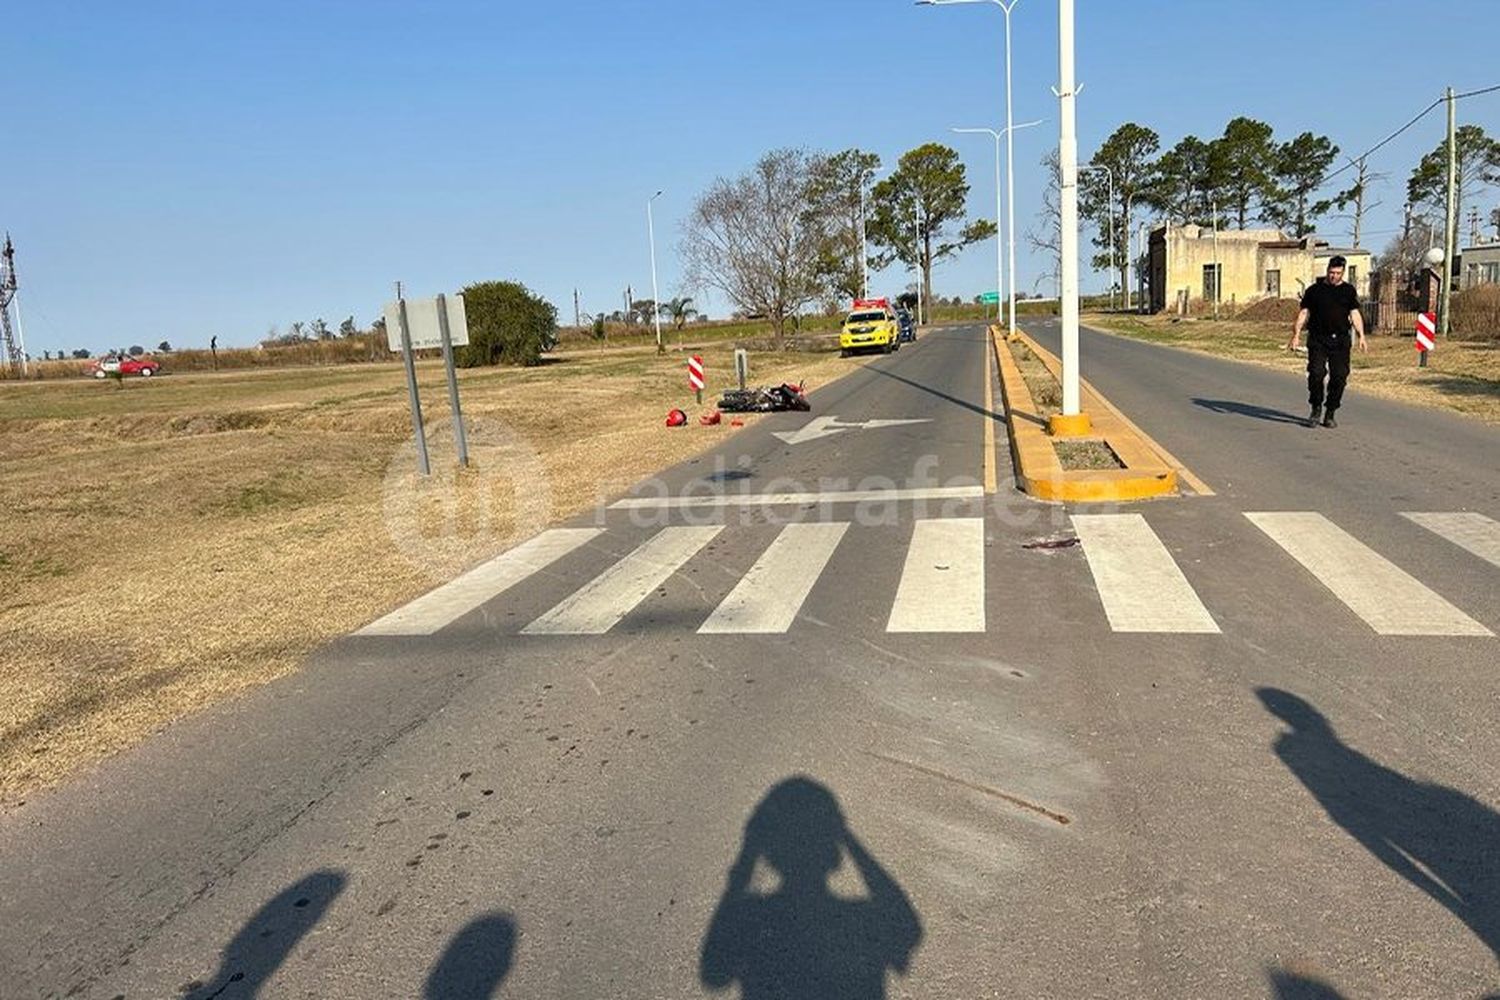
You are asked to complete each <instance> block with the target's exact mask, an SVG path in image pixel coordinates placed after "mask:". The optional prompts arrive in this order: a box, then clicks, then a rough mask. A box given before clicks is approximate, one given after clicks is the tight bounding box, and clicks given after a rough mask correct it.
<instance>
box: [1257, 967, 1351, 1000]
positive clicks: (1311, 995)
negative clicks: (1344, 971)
mask: <svg viewBox="0 0 1500 1000" xmlns="http://www.w3.org/2000/svg"><path fill="white" fill-rule="evenodd" d="M1271 988H1272V989H1274V990H1275V991H1276V1000H1344V995H1343V994H1342V993H1340V992H1339V991H1338V990H1336V989H1334V988H1333V987H1332V986H1329V985H1328V984H1327V983H1322V982H1319V981H1318V980H1316V979H1309V978H1307V977H1306V976H1299V975H1297V974H1296V973H1292V972H1286V971H1283V970H1281V969H1277V970H1276V971H1274V972H1272V973H1271Z"/></svg>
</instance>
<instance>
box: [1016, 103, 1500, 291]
mask: <svg viewBox="0 0 1500 1000" xmlns="http://www.w3.org/2000/svg"><path fill="white" fill-rule="evenodd" d="M1455 138H1456V143H1455V145H1456V148H1457V161H1458V183H1457V189H1458V190H1457V193H1458V217H1459V218H1463V209H1464V206H1465V205H1466V204H1468V202H1469V199H1471V198H1472V197H1474V196H1477V195H1478V193H1479V192H1480V190H1482V189H1483V188H1484V187H1486V186H1489V185H1493V184H1497V183H1500V141H1496V140H1495V139H1493V138H1491V137H1490V136H1489V135H1488V134H1487V133H1486V132H1485V131H1484V129H1483V128H1481V127H1480V126H1477V125H1465V126H1463V127H1461V128H1459V129H1458V130H1457V134H1456V137H1455ZM1340 152H1341V151H1340V149H1339V147H1338V146H1337V145H1336V144H1335V143H1334V142H1333V140H1332V139H1330V138H1329V137H1328V136H1326V135H1318V134H1316V133H1314V132H1311V131H1303V132H1301V133H1298V134H1297V135H1295V136H1292V137H1290V138H1288V139H1285V140H1280V139H1278V138H1277V136H1276V135H1275V132H1274V130H1273V129H1272V127H1271V126H1270V125H1268V124H1267V123H1265V122H1263V121H1259V120H1257V119H1254V118H1249V117H1245V116H1240V117H1236V118H1234V119H1231V120H1230V121H1229V123H1228V124H1226V125H1225V127H1224V131H1223V133H1222V134H1221V135H1219V136H1218V137H1216V138H1213V139H1208V140H1204V139H1201V138H1199V137H1198V136H1195V135H1186V136H1183V137H1182V138H1181V139H1180V140H1178V142H1177V143H1176V144H1175V145H1174V146H1172V147H1171V148H1170V149H1166V150H1163V149H1162V148H1161V137H1160V136H1159V135H1158V134H1157V132H1156V131H1155V130H1153V129H1151V128H1149V127H1147V126H1145V125H1141V124H1138V123H1136V122H1127V123H1125V124H1123V125H1121V126H1120V127H1119V128H1117V129H1115V131H1114V132H1113V133H1111V134H1110V135H1109V137H1108V138H1106V139H1105V140H1104V141H1103V142H1102V143H1100V145H1099V148H1098V149H1097V150H1095V152H1094V155H1093V156H1092V157H1090V158H1089V160H1088V162H1087V163H1086V164H1083V165H1082V171H1081V173H1080V176H1079V180H1078V183H1079V214H1080V216H1081V217H1083V218H1085V219H1087V220H1088V221H1089V222H1090V223H1092V225H1093V227H1094V229H1095V232H1096V235H1095V236H1094V239H1093V243H1094V246H1095V248H1096V249H1098V251H1099V252H1098V253H1097V254H1095V256H1094V257H1093V261H1092V263H1093V266H1094V267H1095V268H1099V269H1105V268H1108V267H1109V266H1110V264H1111V260H1113V263H1114V265H1115V267H1116V268H1117V269H1118V281H1119V282H1120V285H1121V287H1123V286H1124V284H1125V282H1126V279H1127V276H1128V270H1127V268H1128V261H1129V259H1130V239H1131V235H1132V233H1133V231H1134V229H1135V212H1136V209H1137V208H1138V207H1145V208H1147V209H1149V210H1150V211H1151V212H1152V213H1154V217H1155V218H1157V219H1160V220H1165V221H1168V222H1172V223H1177V224H1182V225H1186V224H1194V223H1196V224H1199V225H1210V224H1213V223H1214V222H1215V221H1216V219H1218V220H1225V221H1232V222H1233V223H1234V224H1235V226H1236V227H1237V228H1239V229H1245V228H1247V227H1248V226H1250V225H1252V224H1263V225H1266V226H1270V227H1273V228H1276V229H1279V230H1281V231H1282V232H1283V233H1285V234H1286V235H1287V236H1288V237H1291V238H1301V237H1303V236H1306V235H1308V234H1310V233H1311V232H1312V231H1313V229H1314V227H1315V225H1316V224H1317V223H1318V221H1319V220H1320V219H1323V218H1326V217H1329V216H1330V215H1333V214H1334V213H1335V210H1337V213H1341V215H1340V217H1341V218H1343V219H1344V220H1346V221H1347V222H1348V223H1349V224H1350V231H1351V235H1352V243H1353V246H1354V247H1355V248H1356V249H1358V248H1359V247H1360V244H1361V241H1362V239H1363V235H1364V221H1365V215H1366V213H1367V212H1368V211H1369V210H1370V209H1371V208H1374V207H1375V205H1376V204H1378V203H1374V202H1372V201H1371V200H1370V196H1371V191H1372V187H1373V186H1374V185H1376V184H1377V183H1379V182H1380V181H1382V180H1384V179H1385V175H1384V174H1380V173H1376V172H1374V171H1373V170H1372V169H1371V166H1370V164H1369V162H1368V157H1365V156H1361V157H1345V162H1344V163H1343V165H1341V166H1337V167H1336V166H1335V164H1336V163H1338V161H1339V157H1340ZM1447 155H1448V154H1447V141H1446V139H1445V140H1442V141H1440V142H1439V143H1438V145H1437V147H1436V148H1435V149H1433V150H1432V151H1431V152H1429V153H1427V154H1426V155H1425V156H1423V157H1422V159H1421V161H1420V162H1419V163H1418V164H1417V165H1416V166H1415V167H1414V168H1413V169H1412V172H1411V174H1410V175H1409V177H1408V178H1407V182H1406V205H1407V211H1406V220H1405V224H1404V226H1403V236H1401V237H1397V238H1396V239H1395V240H1393V241H1392V242H1391V245H1390V246H1388V247H1387V249H1386V251H1385V252H1384V253H1383V254H1382V255H1381V256H1382V258H1383V259H1385V260H1387V262H1388V263H1391V264H1394V265H1398V266H1399V265H1408V266H1410V265H1413V264H1415V262H1416V259H1417V258H1419V257H1420V255H1421V252H1422V251H1423V250H1425V249H1426V247H1427V245H1429V244H1428V243H1426V242H1425V231H1426V228H1427V226H1428V225H1429V224H1430V223H1432V222H1434V221H1435V220H1441V219H1442V217H1443V215H1444V213H1445V212H1446V202H1445V199H1446V181H1447ZM1042 163H1043V165H1044V166H1045V167H1046V168H1048V170H1049V173H1050V176H1051V177H1052V187H1053V188H1054V189H1055V187H1056V186H1057V177H1058V163H1057V153H1056V151H1055V150H1054V151H1053V152H1051V153H1049V154H1048V155H1047V156H1046V157H1044V158H1043V160H1042ZM1089 167H1103V168H1108V172H1107V173H1106V171H1104V170H1089V169H1087V168H1089ZM1111 178H1112V180H1113V184H1112V185H1111V183H1110V180H1111ZM1111 187H1112V188H1113V201H1111V200H1110V193H1111ZM1493 221H1494V222H1495V224H1496V226H1497V227H1500V210H1497V212H1496V213H1495V215H1494V217H1493ZM1057 224H1058V216H1057V205H1056V199H1055V195H1053V196H1052V197H1050V198H1044V204H1043V208H1042V212H1041V215H1040V227H1039V228H1038V229H1036V230H1033V231H1032V232H1031V233H1029V234H1028V236H1029V238H1030V242H1031V244H1032V246H1033V247H1034V248H1036V249H1039V250H1045V251H1050V252H1051V253H1052V254H1053V256H1054V258H1055V256H1056V254H1057V253H1058V252H1059V245H1058V240H1057ZM1438 228H1439V229H1440V228H1441V225H1440V224H1439V226H1438ZM1414 230H1415V234H1414ZM1414 237H1421V238H1423V240H1424V241H1423V242H1422V244H1421V248H1420V249H1417V250H1415V253H1413V249H1414V248H1413V247H1412V246H1408V245H1406V244H1410V243H1412V242H1413V240H1414Z"/></svg>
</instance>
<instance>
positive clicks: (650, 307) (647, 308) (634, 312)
mask: <svg viewBox="0 0 1500 1000" xmlns="http://www.w3.org/2000/svg"><path fill="white" fill-rule="evenodd" d="M655 315H656V300H655V299H636V300H635V301H634V302H632V303H630V315H629V317H628V318H627V320H626V321H627V322H629V323H632V324H634V323H649V322H651V317H653V316H655Z"/></svg>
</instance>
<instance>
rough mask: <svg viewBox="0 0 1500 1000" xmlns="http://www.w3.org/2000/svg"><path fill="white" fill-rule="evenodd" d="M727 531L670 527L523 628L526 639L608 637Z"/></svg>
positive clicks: (711, 527)
mask: <svg viewBox="0 0 1500 1000" xmlns="http://www.w3.org/2000/svg"><path fill="white" fill-rule="evenodd" d="M723 528H724V526H723V525H721V524H716V525H709V526H704V527H682V526H676V527H670V528H663V529H661V531H659V532H657V533H656V534H655V535H652V536H651V537H650V538H648V539H646V541H644V542H642V543H641V545H640V546H639V547H637V548H636V550H635V551H634V552H631V553H630V554H629V555H627V556H626V557H625V558H623V559H621V560H620V561H619V562H617V563H615V564H614V565H613V566H611V567H610V568H609V569H607V570H605V571H604V572H603V573H600V574H599V575H598V576H597V577H595V578H594V579H593V580H591V581H590V582H588V583H586V584H584V585H583V587H581V588H580V589H579V590H577V591H576V592H575V593H574V594H573V595H572V596H571V597H568V598H567V599H565V600H564V601H563V602H562V603H561V604H559V605H558V606H557V607H555V608H553V609H552V610H551V611H548V612H547V613H546V614H544V615H542V616H541V617H540V618H538V619H537V620H536V621H534V622H532V623H531V624H530V625H527V626H526V627H525V628H523V629H522V630H521V632H522V633H523V634H525V635H603V634H604V633H605V632H608V631H609V630H610V629H612V628H614V627H615V625H616V624H618V623H619V621H620V619H621V618H624V617H625V616H626V615H628V614H629V613H630V611H631V609H632V608H634V607H635V606H636V605H637V604H639V603H641V601H643V600H645V599H646V596H647V595H649V594H650V593H651V592H652V591H653V590H655V589H656V588H657V587H660V586H661V585H662V584H663V583H665V582H666V579H667V577H669V576H671V575H672V574H673V573H675V572H677V570H678V569H679V568H680V567H681V566H682V564H683V563H685V562H687V561H688V560H689V559H691V558H692V557H693V556H694V555H696V554H697V552H698V550H699V549H701V548H703V546H705V545H707V544H708V543H709V542H710V541H711V540H712V539H713V537H714V536H715V535H717V534H718V533H719V532H720V531H722V530H723Z"/></svg>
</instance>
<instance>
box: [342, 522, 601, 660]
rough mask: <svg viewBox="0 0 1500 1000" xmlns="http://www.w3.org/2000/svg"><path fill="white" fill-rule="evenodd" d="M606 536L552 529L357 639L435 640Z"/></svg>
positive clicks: (425, 596)
mask: <svg viewBox="0 0 1500 1000" xmlns="http://www.w3.org/2000/svg"><path fill="white" fill-rule="evenodd" d="M602 533H603V529H602V528H554V529H553V530H551V531H544V532H542V533H541V534H540V535H537V536H536V537H535V538H532V539H529V540H528V541H525V542H522V543H521V544H520V545H518V546H516V547H515V548H513V549H511V550H510V551H509V552H503V553H501V554H500V555H498V556H496V557H495V558H493V559H491V560H490V561H489V562H486V563H483V564H481V565H479V566H476V567H474V568H473V569H471V570H469V571H468V572H467V573H465V574H463V575H462V576H459V577H456V578H455V579H453V580H450V581H448V582H447V583H445V584H443V585H442V586H441V587H438V588H437V589H436V590H433V591H430V592H428V593H426V594H423V595H422V596H421V597H419V598H417V599H416V600H415V601H412V602H411V603H410V604H407V605H405V606H404V607H400V608H397V609H396V610H395V611H392V612H391V613H390V614H388V615H386V616H385V617H384V618H381V619H380V620H378V621H374V622H371V623H370V624H369V625H366V626H365V627H364V628H362V629H360V630H359V631H358V632H356V633H355V635H431V634H432V633H434V632H436V631H437V630H438V629H440V628H442V627H444V626H445V625H450V624H452V623H453V622H455V621H457V620H458V619H460V618H462V617H463V616H464V615H466V614H468V613H469V612H470V611H473V610H474V609H475V608H477V607H479V606H480V605H481V604H484V603H485V602H486V601H488V600H490V599H491V598H494V597H497V596H499V595H500V594H502V593H504V592H505V591H507V590H509V589H510V588H511V587H514V586H515V585H516V584H518V583H520V582H521V581H522V580H525V579H526V578H527V577H529V576H531V575H532V574H534V573H536V572H538V571H540V570H542V569H545V568H546V567H548V566H550V565H551V564H552V563H554V562H556V561H557V560H558V559H561V558H562V557H563V556H565V555H567V554H568V553H569V552H572V551H573V550H574V549H576V548H578V547H579V546H580V545H583V544H584V543H586V542H589V541H592V540H593V539H595V538H597V537H598V536H599V535H600V534H602Z"/></svg>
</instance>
